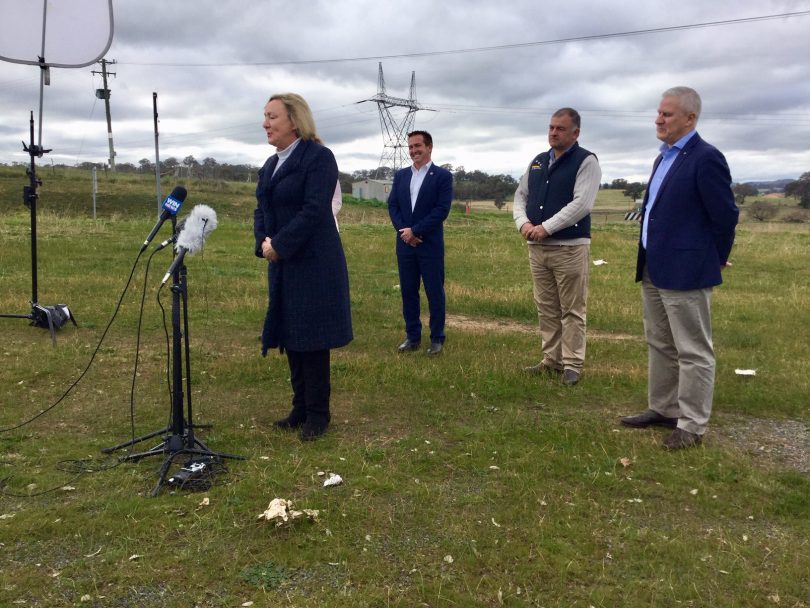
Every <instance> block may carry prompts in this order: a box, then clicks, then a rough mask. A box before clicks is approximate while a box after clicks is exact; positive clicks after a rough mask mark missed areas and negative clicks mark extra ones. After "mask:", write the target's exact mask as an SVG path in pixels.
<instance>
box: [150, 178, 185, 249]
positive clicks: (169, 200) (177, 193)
mask: <svg viewBox="0 0 810 608" xmlns="http://www.w3.org/2000/svg"><path fill="white" fill-rule="evenodd" d="M186 195H188V191H187V190H186V189H185V188H183V186H175V187H174V190H172V193H171V194H170V195H169V196H167V197H166V200H164V201H163V205H161V207H163V212H162V213H161V214H160V217H159V218H158V221H157V223H156V224H155V226H154V228H152V232H150V233H149V236H147V237H146V240H145V241H144V242H143V245H142V246H141V253H143V251H144V250H145V249H146V247H147V246H148V245H149V243H151V242H152V239H153V238H155V235H156V234H157V233H158V230H160V227H161V226H162V225H163V222H165V221H166V220H167V219H169V218H170V217H171V216H173V215H177V212H178V211H180V207H182V206H183V201H184V200H186Z"/></svg>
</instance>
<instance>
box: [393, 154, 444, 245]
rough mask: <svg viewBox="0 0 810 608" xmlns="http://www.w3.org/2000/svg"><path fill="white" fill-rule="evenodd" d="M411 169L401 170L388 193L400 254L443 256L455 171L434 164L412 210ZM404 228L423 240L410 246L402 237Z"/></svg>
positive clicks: (395, 176)
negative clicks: (446, 221)
mask: <svg viewBox="0 0 810 608" xmlns="http://www.w3.org/2000/svg"><path fill="white" fill-rule="evenodd" d="M411 175H412V173H411V168H410V167H406V168H404V169H400V170H399V171H397V172H396V174H395V175H394V184H393V186H392V187H391V193H390V194H389V195H388V215H389V216H390V217H391V223H392V224H393V225H394V228H395V229H396V230H397V255H403V254H404V255H409V254H415V255H418V256H419V257H443V256H444V220H446V219H447V216H448V215H449V214H450V204H451V203H452V202H453V174H452V173H450V172H449V171H448V170H447V169H443V168H441V167H439V166H438V165H436V164H435V163H434V164H432V165H431V167H430V169H428V174H427V175H426V176H425V180H424V181H423V182H422V187H421V188H420V189H419V196H417V197H416V205H415V206H414V208H413V210H411ZM402 228H410V229H411V230H412V231H413V233H414V234H415V235H416V236H418V237H419V238H420V239H422V244H421V245H418V246H416V247H411V246H410V245H408V244H406V243H405V242H404V241H403V240H402V239H400V238H399V231H400V230H401V229H402Z"/></svg>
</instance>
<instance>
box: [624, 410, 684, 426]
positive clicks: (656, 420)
mask: <svg viewBox="0 0 810 608" xmlns="http://www.w3.org/2000/svg"><path fill="white" fill-rule="evenodd" d="M621 422H622V424H623V425H625V426H632V427H633V428H636V429H646V428H647V427H648V426H665V427H667V428H668V429H674V428H675V427H676V426H678V419H677V418H668V417H667V416H662V415H661V414H659V413H658V412H654V411H653V410H647V411H646V412H644V413H642V414H639V415H638V416H625V417H624V418H622V420H621Z"/></svg>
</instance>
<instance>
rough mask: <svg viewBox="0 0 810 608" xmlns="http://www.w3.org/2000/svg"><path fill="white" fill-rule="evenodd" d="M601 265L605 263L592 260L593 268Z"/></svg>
mask: <svg viewBox="0 0 810 608" xmlns="http://www.w3.org/2000/svg"><path fill="white" fill-rule="evenodd" d="M603 264H607V262H606V261H605V260H594V261H593V265H594V266H602V265H603Z"/></svg>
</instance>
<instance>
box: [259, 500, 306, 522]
mask: <svg viewBox="0 0 810 608" xmlns="http://www.w3.org/2000/svg"><path fill="white" fill-rule="evenodd" d="M318 513H319V512H318V510H317V509H304V510H303V511H296V510H294V509H293V503H292V501H291V500H286V499H284V498H274V499H273V500H271V501H270V504H269V505H268V506H267V509H266V510H265V511H264V513H260V514H259V516H258V517H257V519H266V520H267V521H274V522H276V526H282V525H284V524H285V523H287V522H289V521H293V520H296V519H299V518H301V517H304V516H306V517H307V518H308V519H310V520H312V521H314V520H316V519H318Z"/></svg>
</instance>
